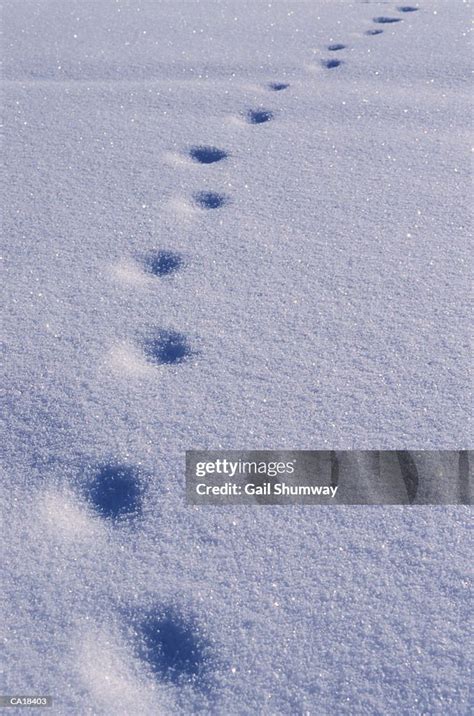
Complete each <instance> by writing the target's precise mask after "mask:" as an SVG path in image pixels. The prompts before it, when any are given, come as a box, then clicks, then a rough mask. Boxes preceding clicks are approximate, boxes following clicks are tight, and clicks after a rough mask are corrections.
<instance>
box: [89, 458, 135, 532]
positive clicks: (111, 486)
mask: <svg viewBox="0 0 474 716" xmlns="http://www.w3.org/2000/svg"><path fill="white" fill-rule="evenodd" d="M87 497H88V499H89V502H90V503H91V504H92V505H93V507H94V509H95V510H96V511H97V512H98V513H99V514H100V515H101V516H102V517H105V518H107V519H110V520H113V521H119V520H125V519H130V518H132V517H136V516H137V515H138V514H139V512H140V511H141V503H142V497H143V489H142V485H141V482H140V477H139V473H138V470H137V469H136V468H134V467H131V466H129V465H114V464H108V465H104V466H103V467H101V468H100V470H99V471H98V473H97V474H96V475H95V477H94V479H93V480H92V482H90V484H89V485H88V486H87Z"/></svg>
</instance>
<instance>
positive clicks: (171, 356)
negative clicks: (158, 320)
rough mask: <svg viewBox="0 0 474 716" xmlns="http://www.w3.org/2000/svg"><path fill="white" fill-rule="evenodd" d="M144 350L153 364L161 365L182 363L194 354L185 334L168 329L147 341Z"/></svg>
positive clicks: (160, 331) (162, 330)
mask: <svg viewBox="0 0 474 716" xmlns="http://www.w3.org/2000/svg"><path fill="white" fill-rule="evenodd" d="M144 350H145V355H146V356H147V358H148V359H149V360H150V361H151V362H152V363H157V364H160V365H161V364H165V365H173V364H175V363H182V362H183V361H184V360H186V358H189V357H190V356H191V355H192V354H193V351H192V350H191V347H190V346H189V343H188V341H187V339H186V337H185V336H184V335H183V334H181V333H178V332H177V331H170V330H166V329H160V330H159V331H158V333H157V334H156V335H155V336H154V337H153V338H150V339H148V340H147V341H145V344H144Z"/></svg>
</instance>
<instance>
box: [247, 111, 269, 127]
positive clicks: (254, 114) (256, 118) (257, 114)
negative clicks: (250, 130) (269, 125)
mask: <svg viewBox="0 0 474 716" xmlns="http://www.w3.org/2000/svg"><path fill="white" fill-rule="evenodd" d="M271 119H273V112H270V110H269V109H250V110H249V111H248V112H247V121H248V122H249V123H250V124H263V123H264V122H269V121H270V120H271Z"/></svg>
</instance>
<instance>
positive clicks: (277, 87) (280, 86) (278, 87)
mask: <svg viewBox="0 0 474 716" xmlns="http://www.w3.org/2000/svg"><path fill="white" fill-rule="evenodd" d="M289 86H290V85H289V84H287V83H286V82H270V84H269V85H268V89H270V90H272V92H281V91H282V90H285V89H287V88H288V87H289ZM257 124H258V122H257Z"/></svg>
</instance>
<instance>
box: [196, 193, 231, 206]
mask: <svg viewBox="0 0 474 716" xmlns="http://www.w3.org/2000/svg"><path fill="white" fill-rule="evenodd" d="M194 201H195V202H196V204H197V205H198V206H200V207H201V209H219V207H221V206H224V204H226V203H227V202H228V199H227V198H226V197H225V196H224V195H223V194H217V193H216V192H214V191H200V192H198V193H197V194H195V195H194Z"/></svg>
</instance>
